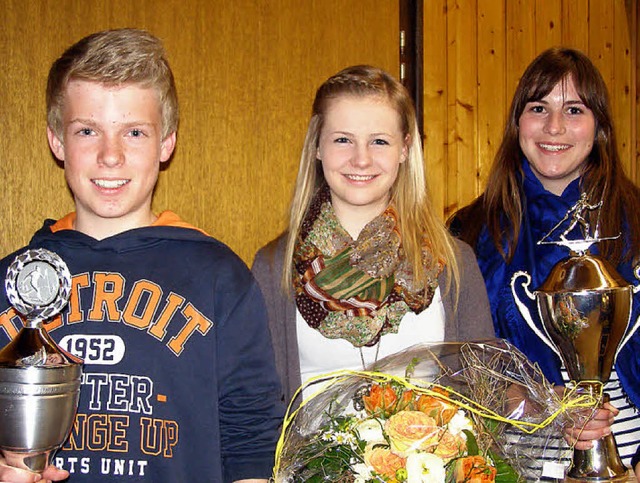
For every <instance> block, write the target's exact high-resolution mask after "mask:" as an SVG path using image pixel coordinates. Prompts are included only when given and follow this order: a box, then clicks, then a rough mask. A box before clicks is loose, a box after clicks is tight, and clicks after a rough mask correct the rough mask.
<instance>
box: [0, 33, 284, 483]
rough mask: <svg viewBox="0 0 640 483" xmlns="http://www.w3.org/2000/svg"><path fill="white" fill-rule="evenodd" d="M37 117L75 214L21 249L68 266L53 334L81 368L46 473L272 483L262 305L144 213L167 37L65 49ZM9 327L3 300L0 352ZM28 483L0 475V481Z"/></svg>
mask: <svg viewBox="0 0 640 483" xmlns="http://www.w3.org/2000/svg"><path fill="white" fill-rule="evenodd" d="M47 121H48V128H47V135H48V139H49V145H50V147H51V150H52V152H53V154H54V155H55V156H56V157H57V158H58V159H59V160H60V161H62V163H63V164H64V170H65V178H66V180H67V183H68V185H69V188H70V189H71V192H72V193H73V197H74V202H75V209H76V210H75V213H71V214H69V215H67V216H65V217H63V218H62V219H60V220H58V221H55V222H54V221H53V220H47V221H45V223H44V226H43V227H42V228H41V229H40V230H39V231H38V232H37V233H36V234H35V235H34V237H33V239H32V240H31V242H30V245H29V248H36V247H42V248H47V249H49V250H51V251H53V252H56V253H57V254H58V255H60V256H61V257H62V259H63V260H64V261H65V262H66V263H67V265H68V266H69V270H70V271H71V274H72V277H73V281H72V293H71V300H70V302H69V305H68V306H67V307H66V308H65V310H64V313H63V315H62V317H60V318H58V319H55V320H54V321H53V322H51V323H50V324H49V325H48V329H49V332H50V334H51V335H52V337H53V338H54V339H55V340H56V341H57V342H58V344H59V345H60V346H61V347H62V348H63V349H66V350H68V351H70V352H72V353H74V354H76V355H78V356H80V357H82V358H83V359H84V363H85V365H84V375H83V380H82V386H81V390H80V405H79V409H78V414H77V417H76V424H75V425H74V428H73V430H72V433H71V436H70V438H69V439H68V440H67V442H66V443H65V446H64V447H63V450H62V451H60V452H58V454H57V456H56V459H55V463H56V465H57V466H61V467H62V468H64V471H63V470H58V469H57V468H54V467H53V466H51V467H49V468H48V469H47V470H45V473H44V474H43V475H42V476H43V478H44V479H49V480H53V481H59V480H61V479H64V478H65V477H67V476H68V475H67V472H68V473H69V474H70V481H73V482H81V481H92V482H95V481H113V480H114V479H118V480H122V481H153V482H164V481H166V482H187V481H206V482H222V481H225V482H227V481H266V479H267V478H269V476H270V475H271V469H272V465H273V454H274V449H275V442H276V440H277V436H278V429H279V425H280V423H281V418H282V407H281V406H280V402H279V399H280V398H279V395H280V393H279V386H278V382H277V376H276V372H275V367H274V362H273V352H272V348H271V346H270V342H269V341H270V337H269V333H268V329H267V325H266V319H265V309H264V304H263V300H262V296H261V294H260V292H259V289H258V287H257V285H256V283H255V281H254V280H253V278H252V276H251V274H250V272H249V271H248V269H247V268H246V266H245V265H244V264H243V263H242V262H241V261H240V259H239V258H238V257H237V256H235V254H234V253H233V252H232V251H231V250H230V249H229V248H227V247H226V246H224V245H223V244H221V243H220V242H218V241H216V240H215V239H213V238H211V237H209V236H207V235H206V234H205V233H203V232H201V231H200V230H198V229H196V228H194V227H192V226H190V225H188V224H187V223H185V222H183V221H181V220H180V219H179V218H178V217H177V216H176V215H175V214H173V213H171V212H163V213H161V214H160V215H159V216H156V215H155V214H154V213H153V212H152V211H151V200H152V194H153V189H154V186H155V184H156V181H157V178H158V171H159V166H160V163H163V162H165V161H167V160H168V159H169V158H170V157H171V154H172V152H173V149H174V147H175V143H176V130H177V124H178V103H177V96H176V91H175V85H174V81H173V75H172V73H171V69H170V67H169V65H168V63H167V61H166V58H165V53H164V50H163V47H162V44H161V42H160V41H159V40H158V39H157V38H155V37H153V36H152V35H150V34H148V33H146V32H144V31H140V30H134V29H121V30H111V31H105V32H99V33H96V34H92V35H89V36H88V37H85V38H84V39H82V40H80V41H79V42H78V43H76V44H75V45H73V46H71V47H70V48H69V49H68V50H67V51H66V52H65V53H64V54H63V55H62V56H61V57H60V59H58V60H57V61H56V62H55V63H54V64H53V66H52V67H51V70H50V72H49V80H48V85H47ZM15 255H16V254H15V253H14V254H12V255H10V256H8V257H6V258H5V259H4V260H2V262H0V274H2V276H4V274H5V273H6V270H7V266H8V265H9V264H10V263H11V261H12V260H13V259H14V257H15ZM2 285H3V286H2V291H4V284H2ZM19 323H20V322H19V319H18V318H17V317H16V313H15V311H14V310H13V309H12V308H11V307H9V305H8V301H7V300H6V296H5V294H4V292H3V293H1V294H0V347H2V346H4V345H5V344H6V343H7V342H9V340H10V338H11V337H13V336H15V334H16V332H17V330H18V328H19ZM38 477H39V475H38V476H34V475H33V474H32V473H29V472H27V471H23V470H16V469H14V468H9V467H7V466H5V465H3V466H0V480H1V481H38Z"/></svg>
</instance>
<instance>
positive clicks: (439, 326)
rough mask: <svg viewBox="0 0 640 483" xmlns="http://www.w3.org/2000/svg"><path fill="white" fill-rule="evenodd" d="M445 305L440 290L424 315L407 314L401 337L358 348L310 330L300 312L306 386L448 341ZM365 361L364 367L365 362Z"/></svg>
mask: <svg viewBox="0 0 640 483" xmlns="http://www.w3.org/2000/svg"><path fill="white" fill-rule="evenodd" d="M444 320H445V313H444V306H443V304H442V297H441V294H440V288H439V287H438V288H437V289H436V291H435V294H434V295H433V301H432V302H431V305H429V307H427V308H426V309H425V310H423V311H422V312H420V314H414V313H413V312H411V311H409V312H407V313H406V314H405V315H404V317H403V318H402V321H401V322H400V326H399V328H398V333H397V334H386V335H383V336H382V337H381V339H380V342H379V343H378V344H377V345H376V346H373V347H362V348H357V347H354V346H353V345H352V344H351V343H350V342H347V341H346V340H344V339H328V338H326V337H325V336H323V335H322V334H321V333H320V332H318V331H317V330H316V329H312V328H311V327H309V325H308V324H307V322H306V321H305V320H304V319H303V318H302V315H300V312H298V311H296V330H297V337H298V350H299V354H300V375H301V376H302V384H305V383H306V382H307V381H308V380H309V379H310V378H312V377H315V376H318V375H320V374H326V373H329V372H333V371H338V370H342V369H349V370H356V371H359V370H363V369H364V368H365V367H366V366H369V365H370V364H373V363H374V362H377V361H378V360H380V359H382V358H383V357H386V356H388V355H391V354H395V353H397V352H400V351H402V350H403V349H406V348H407V347H410V346H412V345H414V344H418V343H423V342H431V343H433V342H442V341H443V340H444ZM363 359H364V367H363V364H362V361H363ZM315 391H317V388H307V389H305V390H304V391H303V393H302V394H303V397H305V398H306V397H308V396H309V395H310V394H311V393H313V392H315Z"/></svg>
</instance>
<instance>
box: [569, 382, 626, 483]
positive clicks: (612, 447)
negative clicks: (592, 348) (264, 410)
mask: <svg viewBox="0 0 640 483" xmlns="http://www.w3.org/2000/svg"><path fill="white" fill-rule="evenodd" d="M578 385H579V386H580V387H581V388H583V389H584V390H585V391H587V392H589V393H591V395H594V393H595V391H596V389H595V388H596V386H595V385H593V384H590V383H585V382H581V383H579V384H578ZM602 401H603V403H605V402H608V401H609V395H608V394H606V393H604V394H603V395H602ZM628 478H629V475H628V470H627V467H626V466H625V465H624V464H623V463H622V460H621V459H620V454H619V453H618V446H617V445H616V440H615V438H614V436H613V434H612V433H611V434H608V435H607V436H604V437H603V438H600V439H598V440H596V441H594V442H593V447H592V448H590V449H585V450H580V449H574V450H573V460H572V462H571V467H570V468H569V471H568V472H567V477H566V480H565V481H569V482H576V481H590V482H599V481H607V482H609V481H626V480H628Z"/></svg>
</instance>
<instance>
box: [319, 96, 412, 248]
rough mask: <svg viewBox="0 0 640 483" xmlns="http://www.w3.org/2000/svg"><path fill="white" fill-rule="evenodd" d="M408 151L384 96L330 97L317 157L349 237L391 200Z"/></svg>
mask: <svg viewBox="0 0 640 483" xmlns="http://www.w3.org/2000/svg"><path fill="white" fill-rule="evenodd" d="M407 150H408V148H407V145H406V140H405V136H404V135H403V133H402V130H401V123H400V116H399V115H398V113H397V112H396V111H395V109H393V107H391V105H390V104H389V103H388V102H387V101H386V100H385V99H384V98H381V97H378V96H364V97H359V96H351V95H343V96H340V97H337V98H336V99H333V100H331V101H330V103H329V105H328V107H327V109H326V111H325V113H324V123H323V126H322V129H321V131H320V138H319V145H318V152H317V156H318V158H319V159H320V160H321V161H322V170H323V173H324V177H325V179H326V181H327V184H328V185H329V188H330V191H331V201H332V204H333V208H334V210H335V213H336V216H337V217H338V219H339V220H340V223H341V224H342V226H343V227H344V228H345V229H346V230H347V231H348V232H349V233H350V234H351V236H352V237H353V238H357V235H358V234H359V233H360V231H361V230H362V228H363V227H364V225H366V224H367V223H368V222H369V221H371V220H372V219H373V218H375V217H376V216H378V215H379V214H381V213H382V212H383V211H384V210H385V208H386V207H387V205H388V204H389V198H390V191H391V188H392V186H393V184H394V182H395V181H396V178H397V176H398V169H399V167H400V164H401V163H402V162H404V160H405V158H406V156H407Z"/></svg>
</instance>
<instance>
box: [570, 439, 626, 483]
mask: <svg viewBox="0 0 640 483" xmlns="http://www.w3.org/2000/svg"><path fill="white" fill-rule="evenodd" d="M628 480H629V470H628V469H627V467H626V466H625V465H624V464H623V463H622V460H621V459H620V456H619V454H618V448H617V446H616V441H615V438H614V437H613V435H612V434H609V435H607V436H605V437H604V438H601V439H599V440H597V441H594V442H593V447H592V448H591V449H588V450H578V449H576V450H574V452H573V461H572V465H571V467H570V468H569V471H568V472H567V476H566V478H565V481H567V482H578V481H587V482H605V481H606V482H609V481H615V482H622V481H628Z"/></svg>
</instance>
